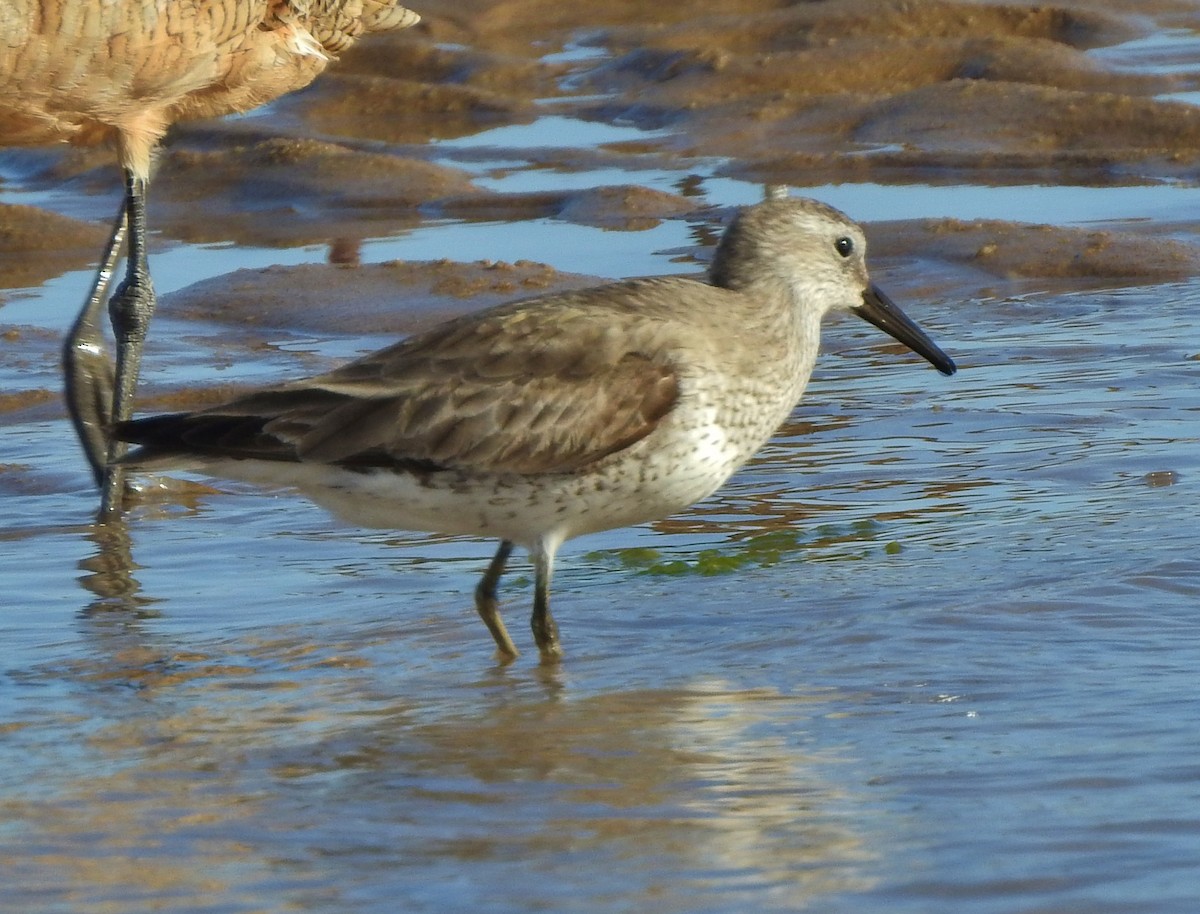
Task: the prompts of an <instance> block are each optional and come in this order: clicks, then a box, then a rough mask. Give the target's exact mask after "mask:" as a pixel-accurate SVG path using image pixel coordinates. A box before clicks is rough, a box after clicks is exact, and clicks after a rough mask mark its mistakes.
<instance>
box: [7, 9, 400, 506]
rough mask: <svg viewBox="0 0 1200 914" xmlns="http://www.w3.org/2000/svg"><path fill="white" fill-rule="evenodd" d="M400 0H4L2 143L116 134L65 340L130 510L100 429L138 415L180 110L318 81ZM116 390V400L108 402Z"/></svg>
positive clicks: (70, 371)
mask: <svg viewBox="0 0 1200 914" xmlns="http://www.w3.org/2000/svg"><path fill="white" fill-rule="evenodd" d="M418 18H419V17H418V16H417V15H416V14H415V13H413V12H412V11H411V10H408V9H406V8H405V7H403V6H400V5H399V4H398V3H397V2H396V0H103V2H101V0H2V2H0V145H6V146H29V145H43V144H47V143H54V142H60V141H69V142H73V143H94V142H102V141H112V142H115V143H116V147H117V152H118V156H119V159H120V163H121V168H122V169H123V171H124V174H125V197H124V200H123V202H122V204H121V210H120V212H119V213H118V214H117V219H116V222H115V224H114V227H113V232H112V236H111V237H110V239H109V243H108V246H107V248H106V250H105V252H104V254H103V256H102V258H101V263H100V269H99V271H98V272H97V279H96V284H95V286H94V287H93V289H92V293H91V297H90V298H89V302H88V304H89V305H91V307H86V306H85V308H84V311H83V312H82V314H81V318H80V320H79V321H77V322H76V324H75V325H74V327H73V328H72V329H71V331H70V333H69V335H68V338H67V342H66V344H65V346H64V348H63V361H64V365H65V368H66V374H67V400H68V406H69V407H70V410H71V415H72V419H73V420H74V422H75V426H76V430H77V431H78V432H79V436H80V441H81V442H82V443H83V446H84V451H85V452H86V454H87V456H88V460H89V462H90V463H91V465H92V469H93V471H94V473H95V475H96V481H97V483H98V484H99V485H100V487H101V493H102V494H101V507H100V517H101V519H104V518H106V517H109V516H111V515H112V514H114V513H116V512H117V511H118V510H119V509H120V501H121V488H122V484H121V470H120V466H121V465H120V463H119V462H115V458H117V457H119V456H120V453H121V450H120V448H121V447H122V445H121V444H120V443H117V444H116V447H117V448H118V450H117V451H115V452H111V453H110V452H108V450H107V437H106V435H105V434H104V433H103V429H104V427H105V426H107V425H108V424H109V423H110V422H112V421H118V422H119V421H122V420H124V419H127V418H128V417H129V415H130V411H131V409H132V401H133V392H134V388H135V387H136V386H137V378H138V372H139V369H140V365H141V355H142V345H143V342H144V341H145V337H146V331H147V329H148V327H149V323H150V318H151V316H152V315H153V313H154V308H155V304H156V299H155V295H154V287H153V285H152V284H151V281H150V267H149V264H148V262H147V258H146V185H147V183H148V181H149V179H150V160H151V155H152V153H153V151H154V148H155V147H156V146H157V144H158V143H159V141H160V140H161V139H162V137H163V135H164V134H165V133H166V131H167V128H168V127H170V126H171V124H173V123H175V122H176V121H179V120H187V119H193V118H204V117H216V116H219V115H223V114H229V113H232V112H236V111H247V110H249V109H251V108H254V107H256V106H258V105H261V104H263V103H265V102H268V101H270V100H272V99H274V98H278V97H279V96H281V95H284V94H286V93H288V92H292V91H294V90H296V89H300V88H302V87H304V86H306V85H308V84H309V83H310V82H312V80H313V79H314V78H316V76H317V75H318V74H319V73H320V72H321V71H322V70H324V69H325V67H326V65H327V64H328V62H329V59H330V58H329V55H330V54H333V53H337V52H339V51H341V50H343V49H345V48H347V47H349V46H350V45H351V44H353V43H354V40H355V39H356V38H357V37H358V36H360V35H362V34H364V33H366V32H374V31H383V30H391V29H402V28H406V27H408V26H410V25H412V24H413V23H415V22H416V21H417V20H418ZM126 234H128V242H129V253H128V259H127V266H126V271H125V278H124V282H122V283H121V285H120V287H119V288H118V289H117V291H116V293H115V294H114V295H113V298H112V300H111V301H110V302H109V312H110V315H111V318H112V324H113V332H114V335H115V336H116V341H117V363H116V375H115V378H113V376H112V368H111V367H110V365H109V363H108V359H107V357H106V356H105V355H104V354H103V348H104V342H103V333H102V331H101V329H100V327H99V319H98V312H99V310H100V305H101V304H102V301H101V299H102V298H103V296H104V294H105V289H106V287H107V284H108V277H109V275H111V273H112V271H113V269H114V266H115V264H116V262H117V260H118V259H119V257H120V251H121V247H122V244H123V243H124V241H125V237H126ZM110 391H111V402H109V400H110Z"/></svg>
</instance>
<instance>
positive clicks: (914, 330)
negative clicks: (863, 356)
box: [854, 284, 958, 375]
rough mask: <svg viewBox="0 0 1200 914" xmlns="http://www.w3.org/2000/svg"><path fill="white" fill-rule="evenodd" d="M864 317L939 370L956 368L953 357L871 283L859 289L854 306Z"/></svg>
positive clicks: (858, 313)
mask: <svg viewBox="0 0 1200 914" xmlns="http://www.w3.org/2000/svg"><path fill="white" fill-rule="evenodd" d="M854 313H855V314H857V315H858V316H859V317H861V318H862V319H863V320H865V321H870V322H871V323H872V324H874V325H875V326H876V327H878V328H879V329H880V330H882V331H883V332H884V333H886V334H888V335H889V336H893V337H895V338H896V339H897V340H899V341H900V342H901V343H903V344H904V345H905V346H907V347H908V348H909V349H911V350H912V351H913V352H915V353H916V354H917V355H919V356H921V357H922V358H923V359H925V360H926V361H927V362H929V364H930V365H932V366H933V367H934V368H936V369H937V370H938V371H940V372H941V373H942V374H945V375H951V374H954V372H956V371H958V366H957V365H955V364H954V360H953V359H952V358H950V356H948V355H946V353H944V352H942V350H940V349H938V347H937V344H936V343H934V342H933V340H931V339H930V338H929V337H928V336H926V334H925V331H924V330H922V329H921V328H920V327H918V326H917V325H916V323H914V322H913V320H912V319H911V318H909V316H908V315H907V314H905V313H904V312H903V311H901V310H900V308H899V307H898V306H897V305H896V303H895V302H894V301H892V300H891V299H890V298H888V297H887V296H886V295H884V294H883V290H882V289H880V288H879V287H878V286H876V285H874V284H872V285H870V286H868V287H867V291H865V292H863V303H862V305H860V306H859V307H857V308H855V309H854Z"/></svg>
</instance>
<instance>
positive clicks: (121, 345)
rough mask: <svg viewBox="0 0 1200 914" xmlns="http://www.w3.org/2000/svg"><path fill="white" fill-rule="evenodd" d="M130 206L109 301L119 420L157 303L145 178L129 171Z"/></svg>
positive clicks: (115, 502) (105, 513)
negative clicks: (121, 265) (123, 254)
mask: <svg viewBox="0 0 1200 914" xmlns="http://www.w3.org/2000/svg"><path fill="white" fill-rule="evenodd" d="M125 208H126V216H127V221H128V233H129V238H128V241H129V256H128V258H127V263H126V270H125V280H124V282H122V283H121V285H120V287H119V288H118V289H117V291H116V293H115V294H114V295H113V297H112V300H111V301H110V302H109V303H108V313H109V316H110V317H111V319H112V325H113V334H114V335H115V336H116V341H117V373H116V383H115V389H114V393H113V406H112V421H113V423H114V424H115V423H119V422H124V421H126V420H127V419H129V417H130V416H131V415H132V413H133V395H134V391H135V389H136V388H137V381H138V372H139V371H140V370H141V364H142V347H143V345H144V344H145V342H146V332H147V330H149V328H150V318H151V317H152V316H153V314H154V308H155V306H156V305H157V299H156V298H155V296H154V285H153V284H152V283H151V281H150V265H149V262H148V260H147V257H146V182H145V180H143V179H142V178H138V177H136V176H135V175H134V174H133V173H132V172H130V171H126V172H125ZM125 450H126V445H125V443H124V442H123V441H112V442H111V443H110V447H109V449H108V467H107V472H106V475H105V479H104V485H103V487H102V490H101V495H100V520H101V521H104V520H107V519H109V518H111V517H113V516H115V515H116V514H118V513H119V512H120V510H121V497H122V495H123V494H124V493H123V484H124V471H123V468H122V467H121V466H120V464H119V463H116V461H118V460H119V459H120V458H121V457H122V456H124V454H125Z"/></svg>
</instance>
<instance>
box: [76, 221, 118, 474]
mask: <svg viewBox="0 0 1200 914" xmlns="http://www.w3.org/2000/svg"><path fill="white" fill-rule="evenodd" d="M127 224H128V223H127V219H126V201H125V200H124V199H122V201H121V208H120V209H119V210H118V211H117V218H116V221H115V222H114V223H113V229H112V234H111V235H109V238H108V246H107V247H106V248H105V249H104V255H103V256H102V257H101V258H100V266H99V267H98V268H97V269H96V279H95V281H94V282H93V283H92V291H91V294H90V295H89V296H88V297H87V299H86V300H85V301H84V303H83V308H82V309H80V311H79V316H78V317H76V318H75V323H73V324H72V325H71V329H70V330H69V331H68V332H67V337H66V340H65V341H64V342H63V351H62V362H63V377H64V379H65V395H66V400H67V411H68V413H70V416H71V422H72V423H73V424H74V426H75V434H76V435H78V436H79V443H80V444H81V445H82V446H83V453H84V455H85V456H86V457H87V461H88V464H89V465H90V466H91V468H92V475H93V476H95V478H96V485H97V486H99V487H101V488H103V486H104V476H105V469H106V467H107V464H108V427H109V425H111V424H112V402H113V391H114V389H115V385H116V381H115V378H114V376H113V366H112V361H111V359H110V356H109V353H108V347H107V346H106V344H105V341H104V328H103V327H101V325H100V312H101V309H102V308H103V306H104V303H105V301H106V300H107V298H108V287H109V285H110V283H111V282H112V276H113V271H114V270H116V266H117V261H119V260H120V259H121V247H122V245H124V243H125V229H126V226H127Z"/></svg>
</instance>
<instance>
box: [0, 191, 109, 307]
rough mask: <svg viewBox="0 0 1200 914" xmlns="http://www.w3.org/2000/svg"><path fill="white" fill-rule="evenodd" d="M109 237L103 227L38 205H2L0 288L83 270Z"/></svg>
mask: <svg viewBox="0 0 1200 914" xmlns="http://www.w3.org/2000/svg"><path fill="white" fill-rule="evenodd" d="M107 236H108V233H107V231H106V230H105V229H104V228H103V227H102V226H99V225H94V224H92V223H89V222H82V221H80V220H78V219H72V218H70V217H68V216H60V215H58V214H57V213H52V212H49V211H47V210H44V209H41V208H39V207H36V206H23V205H17V204H0V289H20V288H27V287H30V286H36V285H40V284H41V283H43V282H45V281H46V280H48V279H52V278H53V277H55V276H58V275H60V274H61V273H64V272H66V271H67V270H79V269H84V268H86V267H88V266H89V265H90V264H91V263H93V262H94V261H95V259H96V252H97V251H98V250H99V249H100V246H101V245H102V244H103V243H104V239H105V238H106V237H107ZM2 301H3V298H2V297H0V302H2Z"/></svg>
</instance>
